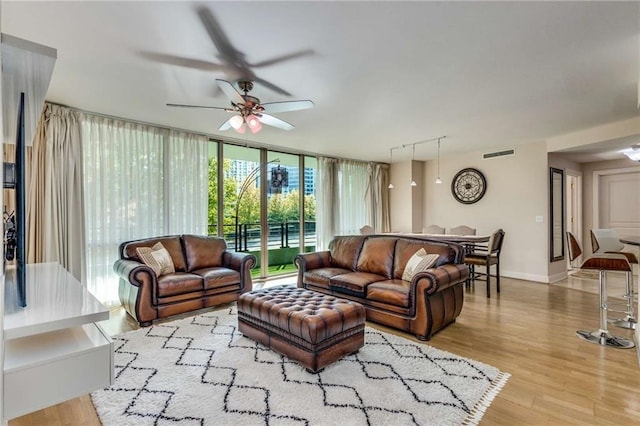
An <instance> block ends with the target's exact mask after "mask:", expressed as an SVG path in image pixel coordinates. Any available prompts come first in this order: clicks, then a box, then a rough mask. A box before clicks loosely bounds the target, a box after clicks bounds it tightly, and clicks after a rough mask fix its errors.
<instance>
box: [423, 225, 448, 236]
mask: <svg viewBox="0 0 640 426" xmlns="http://www.w3.org/2000/svg"><path fill="white" fill-rule="evenodd" d="M422 233H423V234H444V228H443V227H442V226H438V225H429V226H427V227H426V228H422Z"/></svg>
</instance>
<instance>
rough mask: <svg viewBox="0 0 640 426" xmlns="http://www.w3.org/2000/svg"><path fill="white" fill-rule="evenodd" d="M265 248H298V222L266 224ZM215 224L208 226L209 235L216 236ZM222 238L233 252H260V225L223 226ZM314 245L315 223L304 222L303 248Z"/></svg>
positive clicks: (216, 228)
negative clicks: (267, 228)
mask: <svg viewBox="0 0 640 426" xmlns="http://www.w3.org/2000/svg"><path fill="white" fill-rule="evenodd" d="M267 226H268V227H269V230H268V237H267V247H268V249H269V250H276V249H281V248H293V247H300V222H297V221H296V222H268V223H267ZM217 231H218V227H217V225H216V224H210V225H209V235H217V233H218V232H217ZM223 238H224V239H225V241H226V242H227V246H228V247H229V249H232V250H234V251H245V252H246V251H260V238H261V229H260V223H239V224H238V226H237V227H236V226H235V225H224V227H223ZM315 245H316V222H315V221H305V222H304V247H308V246H315Z"/></svg>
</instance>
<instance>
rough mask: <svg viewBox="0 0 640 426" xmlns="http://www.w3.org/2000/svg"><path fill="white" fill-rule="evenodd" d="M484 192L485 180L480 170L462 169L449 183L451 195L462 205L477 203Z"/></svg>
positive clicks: (485, 189) (485, 188) (485, 187)
mask: <svg viewBox="0 0 640 426" xmlns="http://www.w3.org/2000/svg"><path fill="white" fill-rule="evenodd" d="M486 191H487V180H486V179H485V178H484V175H483V174H482V172H480V170H476V169H472V168H467V169H462V170H460V171H459V172H458V173H457V174H456V175H455V176H454V178H453V181H451V193H452V194H453V197H454V198H455V199H456V200H458V201H459V202H461V203H462V204H473V203H475V202H477V201H479V200H480V199H481V198H482V197H483V196H484V193H485V192H486Z"/></svg>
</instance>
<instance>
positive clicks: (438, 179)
mask: <svg viewBox="0 0 640 426" xmlns="http://www.w3.org/2000/svg"><path fill="white" fill-rule="evenodd" d="M436 183H437V184H441V183H442V179H440V138H438V178H437V179H436Z"/></svg>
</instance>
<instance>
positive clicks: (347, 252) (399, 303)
mask: <svg viewBox="0 0 640 426" xmlns="http://www.w3.org/2000/svg"><path fill="white" fill-rule="evenodd" d="M420 248H424V249H425V251H426V252H427V253H430V254H437V255H438V256H437V260H436V261H435V264H434V266H433V267H431V268H429V269H426V270H424V271H421V272H417V273H416V274H415V275H414V276H413V278H412V279H411V281H405V280H403V279H402V275H403V272H404V270H405V267H406V265H407V262H408V261H409V259H410V258H411V257H412V256H413V255H414V253H416V252H417V251H418V250H419V249H420ZM434 258H435V256H434ZM295 264H296V266H297V268H298V287H303V288H307V289H310V290H315V291H318V292H321V293H325V294H331V295H334V296H336V297H341V298H344V299H349V300H354V301H357V302H359V303H361V304H363V305H364V307H365V309H366V312H367V320H370V321H374V322H378V323H381V324H385V325H388V326H390V327H394V328H398V329H401V330H404V331H407V332H410V333H413V334H415V335H416V336H417V337H418V338H419V339H421V340H428V339H430V338H431V336H432V335H433V334H434V333H436V332H437V331H439V330H441V329H442V328H444V327H446V326H447V325H448V324H450V323H452V322H453V321H455V319H456V318H457V317H458V315H459V314H460V311H461V310H462V303H463V295H464V291H463V290H464V289H463V286H464V282H465V280H466V279H467V278H468V277H469V268H468V266H467V265H465V264H464V250H463V248H462V246H460V245H459V244H456V243H448V242H442V241H433V240H427V239H420V238H411V237H399V236H388V235H367V236H360V235H358V236H339V237H335V238H334V239H333V240H332V241H331V243H330V245H329V250H327V251H320V252H316V253H305V254H300V255H298V256H297V257H296V258H295Z"/></svg>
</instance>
